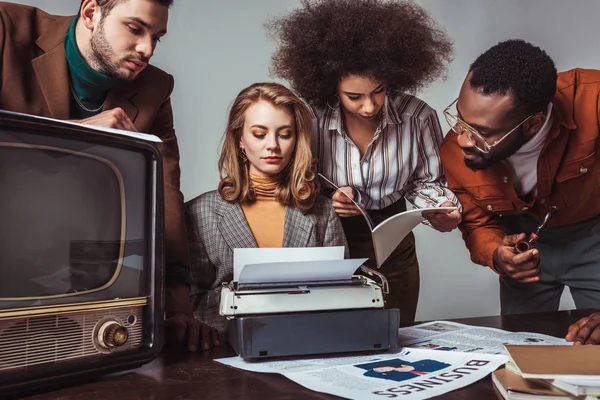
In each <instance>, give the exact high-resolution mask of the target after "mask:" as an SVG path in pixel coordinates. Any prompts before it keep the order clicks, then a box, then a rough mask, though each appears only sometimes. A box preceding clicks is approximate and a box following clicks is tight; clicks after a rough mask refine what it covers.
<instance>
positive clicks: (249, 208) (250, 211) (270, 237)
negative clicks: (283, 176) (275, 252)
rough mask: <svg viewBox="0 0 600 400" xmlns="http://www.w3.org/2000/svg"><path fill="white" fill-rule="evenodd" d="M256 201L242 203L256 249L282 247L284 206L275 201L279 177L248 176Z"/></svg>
mask: <svg viewBox="0 0 600 400" xmlns="http://www.w3.org/2000/svg"><path fill="white" fill-rule="evenodd" d="M250 181H251V182H252V186H253V187H254V191H255V193H256V201H255V202H253V203H242V210H243V211H244V215H245V216H246V221H248V225H249V226H250V230H251V231H252V234H253V235H254V239H255V240H256V244H257V245H258V247H282V246H283V228H284V222H285V206H284V205H283V204H281V203H279V202H278V201H277V200H276V199H275V188H276V187H277V182H278V181H279V177H277V176H275V177H270V176H260V175H254V174H250Z"/></svg>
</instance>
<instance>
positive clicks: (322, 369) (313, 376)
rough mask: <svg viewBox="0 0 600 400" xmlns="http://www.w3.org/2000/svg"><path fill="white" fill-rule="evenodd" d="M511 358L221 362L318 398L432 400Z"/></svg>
mask: <svg viewBox="0 0 600 400" xmlns="http://www.w3.org/2000/svg"><path fill="white" fill-rule="evenodd" d="M507 359H508V357H506V356H504V355H494V354H476V353H462V352H449V351H448V352H444V351H435V350H427V349H411V348H403V349H399V350H398V351H397V352H388V353H384V354H372V355H364V356H354V357H339V358H320V359H295V360H276V361H260V362H248V361H244V360H243V359H242V358H240V357H231V358H223V359H218V360H215V361H217V362H220V363H222V364H225V365H229V366H231V367H235V368H240V369H244V370H247V371H253V372H269V373H279V374H281V375H283V376H285V377H287V378H288V379H290V380H292V381H294V382H296V383H298V384H300V385H302V386H304V387H306V388H308V389H310V390H314V391H317V392H322V393H328V394H332V395H336V396H340V397H344V398H347V399H365V400H368V399H386V398H387V399H400V398H402V399H427V398H430V397H433V396H439V395H441V394H444V393H447V392H450V391H452V390H456V389H459V388H462V387H465V386H467V385H470V384H472V383H474V382H476V381H478V380H480V379H482V378H484V377H485V376H487V375H488V374H489V373H491V372H492V371H494V370H495V369H496V368H498V367H499V366H501V365H503V364H504V363H505V362H506V361H507Z"/></svg>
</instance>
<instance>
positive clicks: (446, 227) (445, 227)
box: [423, 201, 462, 232]
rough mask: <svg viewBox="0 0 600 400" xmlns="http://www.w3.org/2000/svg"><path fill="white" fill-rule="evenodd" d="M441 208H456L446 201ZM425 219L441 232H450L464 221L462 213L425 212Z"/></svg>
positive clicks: (456, 211) (455, 211)
mask: <svg viewBox="0 0 600 400" xmlns="http://www.w3.org/2000/svg"><path fill="white" fill-rule="evenodd" d="M440 206H441V207H456V204H454V203H452V202H451V201H445V202H443V203H442V204H441V205H440ZM423 217H424V218H425V219H426V220H427V221H429V223H430V224H431V226H432V227H433V228H434V229H435V230H438V231H440V232H450V231H452V230H453V229H454V228H456V227H457V226H458V224H460V221H461V220H462V218H461V215H460V211H458V210H452V211H441V210H440V211H424V212H423Z"/></svg>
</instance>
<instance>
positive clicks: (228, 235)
mask: <svg viewBox="0 0 600 400" xmlns="http://www.w3.org/2000/svg"><path fill="white" fill-rule="evenodd" d="M215 212H216V213H217V214H218V215H220V216H221V218H220V220H219V222H218V227H219V232H221V235H222V237H223V239H225V242H227V245H228V246H229V247H230V248H231V250H232V251H233V249H239V248H248V247H258V246H257V244H256V240H255V239H254V235H252V231H250V227H249V226H248V222H247V221H246V217H245V216H244V212H243V211H242V207H241V205H240V204H239V203H229V202H227V201H225V200H223V199H222V198H221V196H219V195H217V206H216V207H215Z"/></svg>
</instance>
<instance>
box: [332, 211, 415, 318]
mask: <svg viewBox="0 0 600 400" xmlns="http://www.w3.org/2000/svg"><path fill="white" fill-rule="evenodd" d="M403 211H406V204H405V203H404V201H403V200H400V201H398V202H396V203H394V204H392V205H391V206H388V207H386V208H384V209H382V210H369V211H368V213H369V215H370V216H371V218H372V219H373V221H374V222H375V225H377V224H379V223H380V222H382V221H384V220H386V219H387V218H389V217H391V216H392V215H396V214H398V213H400V212H403ZM341 220H342V226H343V227H344V233H345V234H346V239H347V240H348V246H349V248H350V257H352V258H369V260H368V261H367V262H366V263H365V265H366V266H367V267H369V268H373V269H375V270H377V268H376V264H375V256H374V251H373V241H372V239H371V232H370V230H369V227H368V225H367V223H366V221H365V219H364V217H363V216H362V215H358V216H356V217H349V218H341ZM378 271H379V272H380V273H382V274H383V275H384V276H385V277H386V279H387V280H388V284H389V294H388V295H386V296H385V299H384V300H385V308H398V309H399V310H400V323H403V324H404V323H412V322H414V320H415V314H416V312H417V302H418V300H419V262H418V260H417V252H416V248H415V236H414V235H413V233H412V232H411V233H409V234H408V235H407V236H406V237H405V238H404V240H402V242H400V244H399V245H398V247H396V249H395V250H394V252H393V253H392V254H391V255H390V257H389V258H388V259H387V260H386V261H385V262H384V263H383V264H382V265H381V268H379V270H378ZM357 273H358V274H362V273H361V271H360V270H359V271H357Z"/></svg>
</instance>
